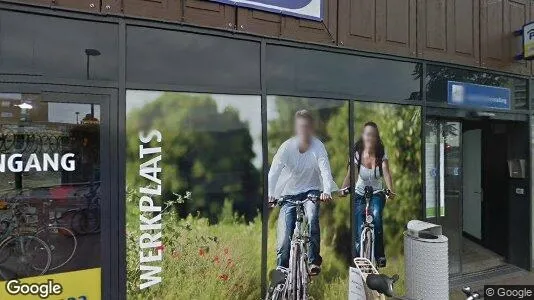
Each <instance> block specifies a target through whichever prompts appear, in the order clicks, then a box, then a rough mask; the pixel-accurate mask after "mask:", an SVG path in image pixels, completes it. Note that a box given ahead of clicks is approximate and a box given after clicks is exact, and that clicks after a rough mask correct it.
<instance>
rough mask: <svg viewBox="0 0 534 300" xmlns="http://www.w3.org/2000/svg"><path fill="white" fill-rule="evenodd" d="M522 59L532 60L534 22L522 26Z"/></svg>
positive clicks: (533, 57) (533, 52) (533, 55)
mask: <svg viewBox="0 0 534 300" xmlns="http://www.w3.org/2000/svg"><path fill="white" fill-rule="evenodd" d="M523 59H534V22H533V23H528V24H526V25H525V26H523Z"/></svg>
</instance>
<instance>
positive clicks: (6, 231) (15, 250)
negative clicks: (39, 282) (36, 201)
mask: <svg viewBox="0 0 534 300" xmlns="http://www.w3.org/2000/svg"><path fill="white" fill-rule="evenodd" d="M8 206H9V210H10V214H9V216H8V217H7V218H5V219H3V220H2V221H1V222H0V224H1V229H2V231H1V232H0V236H1V237H2V239H1V242H0V277H1V278H2V279H4V280H9V279H14V278H25V277H32V276H39V275H43V274H45V273H46V272H47V271H48V270H49V268H50V265H51V263H52V252H51V250H50V247H49V246H48V244H47V242H46V241H44V240H42V239H41V238H39V237H37V236H35V233H34V232H33V230H31V229H29V228H27V227H24V226H22V224H25V223H28V219H29V218H30V216H29V209H30V206H29V205H27V204H20V203H18V202H15V203H11V204H8Z"/></svg>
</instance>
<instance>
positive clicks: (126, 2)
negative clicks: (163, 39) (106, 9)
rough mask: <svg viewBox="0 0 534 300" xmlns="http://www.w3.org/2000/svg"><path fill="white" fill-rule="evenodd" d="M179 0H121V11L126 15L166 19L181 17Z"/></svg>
mask: <svg viewBox="0 0 534 300" xmlns="http://www.w3.org/2000/svg"><path fill="white" fill-rule="evenodd" d="M180 1H181V0H123V1H122V5H123V11H124V13H125V14H127V15H132V16H140V17H145V18H151V19H160V20H167V21H180V20H181V18H182V11H181V2H180Z"/></svg>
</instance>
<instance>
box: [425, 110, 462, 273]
mask: <svg viewBox="0 0 534 300" xmlns="http://www.w3.org/2000/svg"><path fill="white" fill-rule="evenodd" d="M426 130H427V140H426V149H425V151H426V154H427V156H426V166H427V174H426V176H425V178H426V197H427V198H426V203H427V218H431V217H436V213H439V214H438V215H437V219H436V220H435V222H437V223H438V224H440V225H442V226H443V231H444V234H445V235H446V236H447V237H448V239H449V272H450V273H453V274H454V273H459V272H460V243H461V232H460V228H461V227H460V205H461V198H462V195H461V192H462V176H461V170H462V169H461V166H462V161H461V158H462V151H461V148H460V138H461V130H462V129H461V124H460V122H448V121H444V120H437V119H430V120H428V121H427V122H426ZM431 208H432V209H431ZM431 221H432V220H431Z"/></svg>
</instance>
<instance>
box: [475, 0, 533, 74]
mask: <svg viewBox="0 0 534 300" xmlns="http://www.w3.org/2000/svg"><path fill="white" fill-rule="evenodd" d="M529 12H530V1H529V0H482V11H481V21H480V30H481V31H480V38H481V41H480V43H481V45H480V51H481V56H482V63H481V66H482V67H486V68H494V69H499V70H503V71H512V72H516V73H521V74H527V73H528V72H529V70H528V69H529V66H528V64H529V63H528V62H525V61H520V62H516V61H514V59H513V57H514V55H515V54H517V52H520V51H521V47H520V39H519V38H517V37H514V36H513V32H514V31H515V30H517V29H520V28H521V26H522V25H524V24H525V23H526V22H527V21H528V20H529Z"/></svg>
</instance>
